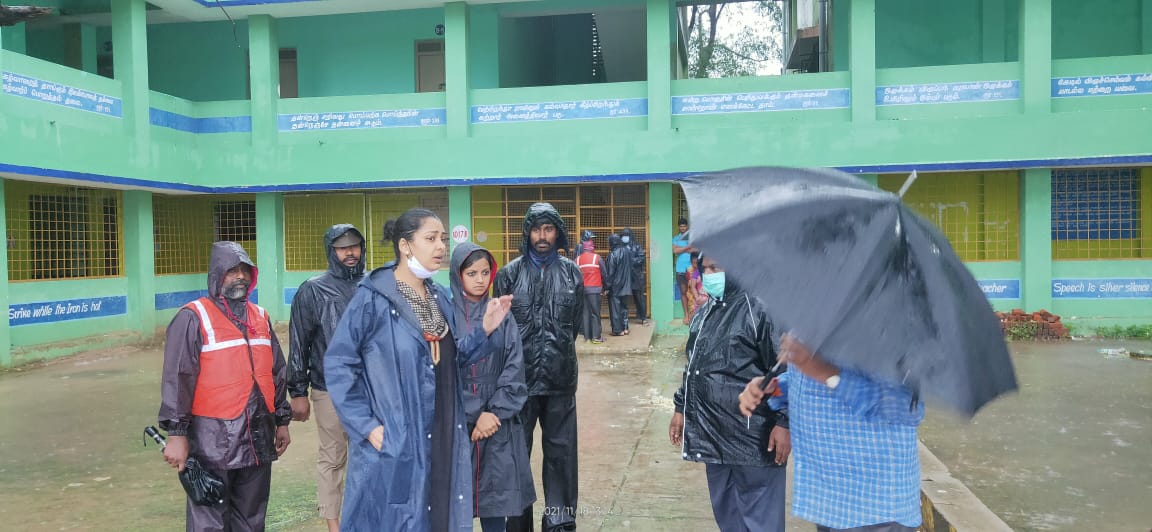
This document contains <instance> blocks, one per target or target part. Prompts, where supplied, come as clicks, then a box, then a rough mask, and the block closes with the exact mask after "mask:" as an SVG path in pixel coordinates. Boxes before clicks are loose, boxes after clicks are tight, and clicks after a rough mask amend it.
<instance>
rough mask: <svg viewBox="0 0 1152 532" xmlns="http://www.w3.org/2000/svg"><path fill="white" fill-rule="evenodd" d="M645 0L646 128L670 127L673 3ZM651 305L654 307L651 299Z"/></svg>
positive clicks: (674, 42)
mask: <svg viewBox="0 0 1152 532" xmlns="http://www.w3.org/2000/svg"><path fill="white" fill-rule="evenodd" d="M647 1H648V9H647V26H646V30H647V32H648V35H647V38H648V39H647V41H648V52H647V53H648V130H649V131H668V130H670V129H672V60H673V57H675V56H674V55H673V53H674V51H675V50H676V38H677V35H676V34H675V33H673V32H672V28H674V27H675V25H674V21H675V19H674V18H673V16H672V14H673V12H674V4H673V2H672V0H647ZM653 286H656V285H653ZM655 292H656V290H653V294H655ZM653 297H655V296H653ZM669 302H671V299H669ZM652 306H653V307H657V305H655V299H653V305H652ZM653 317H655V314H653ZM658 323H659V322H658Z"/></svg>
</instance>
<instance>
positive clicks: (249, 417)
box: [240, 330, 275, 465]
mask: <svg viewBox="0 0 1152 532" xmlns="http://www.w3.org/2000/svg"><path fill="white" fill-rule="evenodd" d="M240 334H243V335H244V346H245V347H247V348H248V367H250V368H252V385H253V386H255V387H256V389H257V390H259V389H260V382H259V381H257V380H256V360H255V358H254V357H253V355H252V343H251V342H250V341H249V340H248V331H247V330H242V331H240ZM260 395H264V392H260ZM248 397H249V399H251V397H252V393H251V392H249V393H248ZM261 399H263V397H261ZM256 408H260V405H257V406H256ZM244 417H245V419H244V423H245V425H247V427H248V447H250V448H251V449H252V457H253V458H255V459H256V465H260V453H258V452H256V438H254V437H253V436H252V415H251V414H249V413H248V408H247V407H245V408H244ZM273 437H275V436H273Z"/></svg>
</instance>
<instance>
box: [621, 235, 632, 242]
mask: <svg viewBox="0 0 1152 532" xmlns="http://www.w3.org/2000/svg"><path fill="white" fill-rule="evenodd" d="M620 241H621V242H623V243H625V244H627V243H629V242H631V241H632V237H630V236H622V237H620Z"/></svg>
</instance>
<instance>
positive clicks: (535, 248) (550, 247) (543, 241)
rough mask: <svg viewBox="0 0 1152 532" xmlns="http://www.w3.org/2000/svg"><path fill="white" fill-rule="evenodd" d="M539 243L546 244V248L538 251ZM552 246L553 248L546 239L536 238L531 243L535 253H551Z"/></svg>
mask: <svg viewBox="0 0 1152 532" xmlns="http://www.w3.org/2000/svg"><path fill="white" fill-rule="evenodd" d="M540 244H544V245H546V246H548V249H545V250H544V251H540ZM552 248H553V246H552V243H551V242H548V241H547V240H537V241H536V242H534V243H533V244H532V249H533V250H534V251H536V253H551V252H552Z"/></svg>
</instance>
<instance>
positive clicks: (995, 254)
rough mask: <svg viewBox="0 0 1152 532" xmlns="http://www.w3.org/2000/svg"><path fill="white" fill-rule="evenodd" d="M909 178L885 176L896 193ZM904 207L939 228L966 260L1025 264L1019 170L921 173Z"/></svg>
mask: <svg viewBox="0 0 1152 532" xmlns="http://www.w3.org/2000/svg"><path fill="white" fill-rule="evenodd" d="M907 177H908V176H907V175H904V174H900V175H883V176H880V177H879V183H878V184H879V186H880V188H882V189H884V190H888V191H891V192H897V191H899V190H900V187H901V185H903V184H904V180H905V179H906V178H907ZM904 203H905V204H907V205H908V206H910V207H912V209H913V210H915V211H916V212H917V213H919V214H920V215H921V216H924V217H925V218H927V219H928V220H930V221H932V222H933V223H935V224H936V226H937V227H938V228H940V230H941V232H943V233H944V236H945V237H947V238H948V241H949V243H950V244H951V245H952V249H954V250H955V251H956V254H957V255H958V256H959V257H960V258H961V259H962V260H964V261H966V262H980V261H1016V260H1020V178H1019V174H1018V173H1017V172H985V173H947V174H921V175H920V177H919V178H918V179H917V180H916V182H915V183H913V184H912V186H911V187H910V188H909V189H908V191H907V192H906V193H905V194H904Z"/></svg>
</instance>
